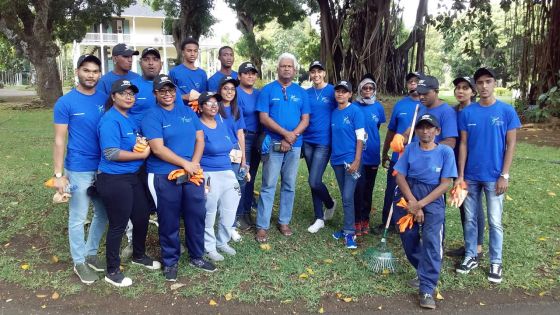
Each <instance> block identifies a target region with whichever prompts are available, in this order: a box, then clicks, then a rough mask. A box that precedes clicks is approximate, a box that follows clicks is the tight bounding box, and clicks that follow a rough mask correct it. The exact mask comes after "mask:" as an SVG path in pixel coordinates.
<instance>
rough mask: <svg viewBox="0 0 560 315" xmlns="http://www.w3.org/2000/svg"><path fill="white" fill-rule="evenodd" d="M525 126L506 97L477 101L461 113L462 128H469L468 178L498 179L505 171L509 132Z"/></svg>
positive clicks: (466, 169)
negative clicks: (483, 102)
mask: <svg viewBox="0 0 560 315" xmlns="http://www.w3.org/2000/svg"><path fill="white" fill-rule="evenodd" d="M520 127H521V122H520V121H519V117H518V116H517V113H516V112H515V109H514V108H513V107H512V106H511V105H509V104H506V103H504V102H502V101H499V100H496V102H495V103H494V104H492V105H490V106H482V105H480V104H479V103H473V104H471V105H469V106H467V107H465V109H463V110H462V111H461V112H460V113H459V130H461V131H466V132H467V136H468V137H467V162H466V165H465V179H468V180H473V181H481V182H495V181H497V180H498V178H499V177H500V174H501V173H502V167H503V163H504V156H505V153H506V147H507V146H506V135H507V132H508V131H510V130H513V129H517V128H520Z"/></svg>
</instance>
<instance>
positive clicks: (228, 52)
mask: <svg viewBox="0 0 560 315" xmlns="http://www.w3.org/2000/svg"><path fill="white" fill-rule="evenodd" d="M218 59H219V60H220V70H219V71H217V72H216V73H214V74H213V75H212V76H211V77H210V78H209V79H208V91H212V92H216V93H218V92H219V91H218V88H219V85H220V80H221V79H222V78H223V77H225V76H230V77H233V78H234V79H238V76H237V72H235V71H234V70H233V69H232V68H231V67H232V66H233V62H234V61H235V55H234V53H233V48H231V47H229V46H222V47H220V49H219V50H218Z"/></svg>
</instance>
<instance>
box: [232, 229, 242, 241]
mask: <svg viewBox="0 0 560 315" xmlns="http://www.w3.org/2000/svg"><path fill="white" fill-rule="evenodd" d="M231 240H232V241H234V242H241V240H242V237H241V234H239V232H237V229H236V228H232V229H231Z"/></svg>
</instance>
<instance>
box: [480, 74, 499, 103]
mask: <svg viewBox="0 0 560 315" xmlns="http://www.w3.org/2000/svg"><path fill="white" fill-rule="evenodd" d="M494 88H496V80H494V78H492V77H491V76H489V75H487V74H485V75H483V76H481V77H480V78H478V80H476V89H477V91H478V93H479V94H480V98H488V97H491V96H492V95H494Z"/></svg>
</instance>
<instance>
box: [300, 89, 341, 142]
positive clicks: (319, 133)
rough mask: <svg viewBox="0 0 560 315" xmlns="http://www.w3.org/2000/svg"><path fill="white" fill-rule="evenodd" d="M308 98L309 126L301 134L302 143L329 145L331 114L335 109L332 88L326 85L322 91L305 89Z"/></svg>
mask: <svg viewBox="0 0 560 315" xmlns="http://www.w3.org/2000/svg"><path fill="white" fill-rule="evenodd" d="M307 95H308V96H307V97H308V98H309V108H310V114H309V126H308V127H307V129H305V132H304V133H303V141H305V142H309V143H313V144H320V145H325V146H328V145H330V144H331V113H332V111H333V109H335V108H336V106H337V104H336V100H335V99H334V87H333V86H332V85H330V84H327V86H325V87H324V88H322V89H316V88H314V87H310V88H309V89H307Z"/></svg>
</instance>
